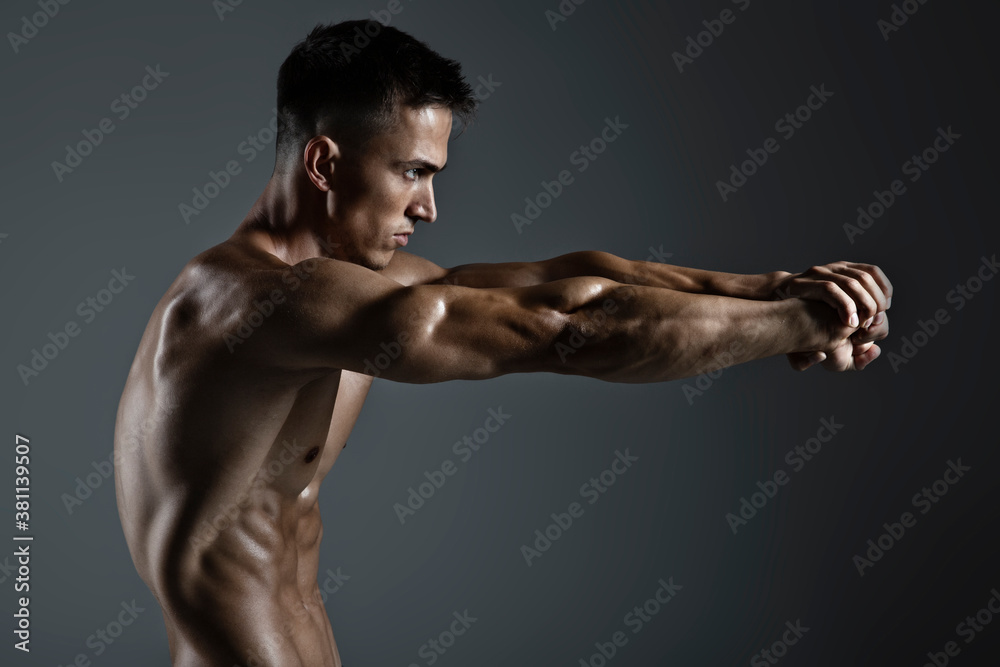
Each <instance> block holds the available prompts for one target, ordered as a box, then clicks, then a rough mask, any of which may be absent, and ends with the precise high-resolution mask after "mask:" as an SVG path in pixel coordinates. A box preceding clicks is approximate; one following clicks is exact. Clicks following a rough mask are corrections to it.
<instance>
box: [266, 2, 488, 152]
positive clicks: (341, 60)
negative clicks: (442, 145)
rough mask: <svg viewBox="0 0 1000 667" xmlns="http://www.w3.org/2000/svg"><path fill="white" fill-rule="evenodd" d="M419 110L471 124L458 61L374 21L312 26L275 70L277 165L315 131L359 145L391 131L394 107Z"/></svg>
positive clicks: (471, 107)
mask: <svg viewBox="0 0 1000 667" xmlns="http://www.w3.org/2000/svg"><path fill="white" fill-rule="evenodd" d="M425 106H440V107H447V108H449V109H451V111H452V112H453V114H454V115H455V116H456V117H457V118H458V119H459V120H460V122H461V124H462V126H463V127H466V126H468V125H469V124H470V123H471V122H472V120H473V118H474V116H475V111H476V98H475V96H474V95H473V92H472V88H471V87H470V86H469V84H468V83H466V81H465V78H464V77H463V76H462V67H461V65H460V64H459V63H458V62H457V61H455V60H450V59H448V58H444V57H442V56H441V55H440V54H438V53H436V52H435V51H433V50H431V49H430V48H429V47H428V46H427V45H426V44H424V43H423V42H421V41H419V40H417V39H415V38H414V37H412V36H410V35H408V34H406V33H405V32H403V31H402V30H398V29H396V28H393V27H390V26H384V25H382V24H381V23H379V22H377V21H372V20H361V21H343V22H341V23H336V24H331V25H323V24H320V25H317V26H316V27H315V28H313V29H312V31H311V32H310V33H309V34H308V35H307V36H306V38H305V39H304V40H302V41H301V42H299V43H298V44H296V45H295V47H294V48H293V49H292V52H291V53H290V54H289V55H288V57H287V58H286V59H285V62H283V63H282V64H281V69H280V70H279V71H278V105H277V110H278V138H277V148H276V150H277V162H278V164H279V165H280V164H288V163H289V162H288V161H289V160H295V159H297V158H298V155H297V153H298V151H299V150H300V149H301V146H302V145H303V144H304V143H305V142H306V141H308V140H309V139H311V138H312V137H313V136H316V135H317V134H324V133H328V134H329V136H330V137H331V138H332V139H333V140H334V141H338V142H346V143H353V144H354V145H358V146H362V145H364V144H365V143H367V142H368V141H369V140H370V139H371V138H372V137H374V136H376V135H377V134H379V133H381V132H385V131H387V130H390V129H392V127H393V126H394V123H395V121H396V119H397V116H396V112H397V110H399V109H401V108H403V107H412V108H420V107H425Z"/></svg>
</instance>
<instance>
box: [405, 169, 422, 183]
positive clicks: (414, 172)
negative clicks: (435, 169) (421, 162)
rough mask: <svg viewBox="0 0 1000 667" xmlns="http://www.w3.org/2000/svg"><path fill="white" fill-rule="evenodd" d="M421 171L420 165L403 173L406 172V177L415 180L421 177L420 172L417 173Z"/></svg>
mask: <svg viewBox="0 0 1000 667" xmlns="http://www.w3.org/2000/svg"><path fill="white" fill-rule="evenodd" d="M419 171H420V167H414V168H413V169H407V170H406V171H404V172H403V173H404V174H406V178H408V179H410V180H411V181H415V180H417V178H418V177H419V174H418V173H417V172H419Z"/></svg>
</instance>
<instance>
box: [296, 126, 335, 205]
mask: <svg viewBox="0 0 1000 667" xmlns="http://www.w3.org/2000/svg"><path fill="white" fill-rule="evenodd" d="M339 158H340V147H339V146H338V145H337V143H336V142H335V141H334V140H333V139H331V138H330V137H327V136H325V135H322V134H321V135H317V136H315V137H313V138H312V139H310V140H309V142H308V143H307V144H306V147H305V148H304V149H303V151H302V160H303V164H304V166H305V168H306V174H307V175H308V176H309V180H310V181H312V182H313V185H315V186H316V187H317V188H319V189H320V190H322V191H323V192H329V191H330V188H331V183H332V180H333V169H334V163H335V162H336V161H337V160H338V159H339Z"/></svg>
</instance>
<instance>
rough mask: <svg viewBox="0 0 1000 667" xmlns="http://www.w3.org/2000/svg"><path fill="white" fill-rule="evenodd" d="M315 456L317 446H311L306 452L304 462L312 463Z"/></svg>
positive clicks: (317, 453)
mask: <svg viewBox="0 0 1000 667" xmlns="http://www.w3.org/2000/svg"><path fill="white" fill-rule="evenodd" d="M317 456H319V447H313V448H312V449H310V450H309V453H308V454H306V463H312V462H313V459H315V458H316V457H317Z"/></svg>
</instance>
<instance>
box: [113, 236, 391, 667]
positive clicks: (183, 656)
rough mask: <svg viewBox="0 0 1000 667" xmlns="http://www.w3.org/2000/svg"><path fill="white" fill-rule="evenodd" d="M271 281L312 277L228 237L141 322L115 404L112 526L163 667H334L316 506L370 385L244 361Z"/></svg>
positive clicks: (339, 374) (356, 378) (289, 288)
mask: <svg viewBox="0 0 1000 667" xmlns="http://www.w3.org/2000/svg"><path fill="white" fill-rule="evenodd" d="M275 271H280V272H281V275H282V278H283V280H282V284H283V285H284V292H285V293H287V294H289V295H291V293H292V292H294V291H295V289H296V288H297V286H298V284H299V283H298V282H297V281H301V280H303V279H304V280H308V278H309V275H308V273H304V272H302V271H299V273H298V274H296V273H295V272H293V271H292V269H291V267H289V266H288V265H286V264H284V263H282V262H281V261H280V260H278V259H277V258H275V257H274V256H273V255H270V254H269V253H266V252H264V251H263V250H260V249H258V248H254V247H253V246H250V245H248V244H239V243H236V242H234V241H233V240H230V241H228V242H226V243H223V244H221V245H219V246H216V247H214V248H212V249H210V250H208V251H206V252H205V253H203V254H201V255H199V256H198V257H196V258H195V259H194V260H192V261H191V262H190V263H189V264H188V265H187V266H186V267H185V268H184V270H183V271H182V272H181V274H180V276H178V278H177V279H176V280H175V281H174V283H173V284H172V285H171V287H170V288H169V290H168V291H167V293H166V294H165V295H164V297H163V298H162V299H161V301H160V303H159V304H158V305H157V307H156V309H155V311H154V312H153V315H152V317H151V318H150V321H149V324H148V326H147V328H146V331H145V333H144V335H143V337H142V340H141V342H140V345H139V350H138V352H137V354H136V357H135V361H134V362H133V365H132V368H131V371H130V373H129V377H128V381H127V383H126V386H125V390H124V393H123V395H122V399H121V402H120V404H119V408H118V421H117V427H116V432H115V460H116V479H115V481H116V491H117V497H118V507H119V514H120V517H121V521H122V526H123V528H124V531H125V537H126V540H127V542H128V545H129V550H130V552H131V554H132V557H133V560H134V561H135V563H136V567H137V569H138V571H139V573H140V575H141V576H142V578H143V580H144V581H145V582H146V583H147V585H149V587H150V589H151V590H152V591H153V592H154V594H155V595H156V597H157V599H158V601H159V602H160V605H161V606H162V607H163V611H164V617H165V621H166V624H167V630H168V635H169V639H170V648H171V653H172V655H173V658H174V664H175V665H226V666H227V667H229V666H231V665H236V664H239V665H246V664H249V665H254V664H266V665H269V666H270V665H340V659H339V656H338V653H337V650H336V644H335V642H334V639H333V634H332V631H331V628H330V623H329V620H328V619H327V616H326V613H325V610H324V609H323V605H322V602H321V600H320V593H319V589H318V586H317V571H318V567H319V563H318V558H319V542H320V538H321V535H322V524H321V522H320V516H319V508H318V505H317V502H316V500H317V493H318V490H319V484H320V482H321V480H322V479H323V477H324V475H325V474H326V473H327V472H328V471H329V469H330V467H331V466H332V465H333V463H334V461H335V460H336V458H337V456H338V455H339V453H340V451H341V450H342V449H343V447H344V446H345V444H346V440H347V436H348V434H349V432H350V430H351V428H352V427H353V424H354V422H355V420H356V419H357V415H358V413H359V411H360V409H361V405H362V403H363V401H364V398H365V395H366V394H367V391H368V388H369V386H370V384H371V380H372V378H371V377H368V376H364V375H360V374H357V373H351V372H349V371H339V370H335V369H288V368H279V367H277V366H274V365H271V364H268V363H267V362H266V360H264V359H259V358H258V359H257V360H256V361H253V360H252V359H250V356H249V354H248V353H244V350H243V349H242V348H243V347H245V343H246V342H247V341H248V340H249V338H250V337H251V336H253V335H254V334H255V333H257V331H258V329H259V327H261V326H266V324H267V322H266V319H267V318H266V313H267V309H266V307H265V308H263V309H261V308H248V307H247V305H248V304H252V303H253V302H254V301H257V302H258V303H261V301H260V297H261V295H260V294H259V291H260V287H259V283H258V282H257V280H256V277H257V276H258V275H260V274H262V273H270V274H272V275H273V273H274V272H275ZM254 313H256V315H254ZM335 406H336V410H335V409H334V407H335ZM296 655H297V656H298V661H296V660H295V659H294V658H291V657H290V656H296Z"/></svg>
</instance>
